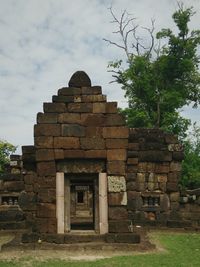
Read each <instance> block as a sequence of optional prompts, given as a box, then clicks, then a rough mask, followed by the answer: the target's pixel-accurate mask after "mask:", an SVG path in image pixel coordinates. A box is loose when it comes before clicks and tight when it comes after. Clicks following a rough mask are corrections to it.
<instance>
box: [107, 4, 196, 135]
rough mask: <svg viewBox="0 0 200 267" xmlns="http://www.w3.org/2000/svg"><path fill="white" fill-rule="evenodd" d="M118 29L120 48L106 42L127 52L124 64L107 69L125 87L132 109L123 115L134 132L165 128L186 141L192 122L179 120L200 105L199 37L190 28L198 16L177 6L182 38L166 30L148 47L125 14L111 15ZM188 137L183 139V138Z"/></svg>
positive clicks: (113, 43) (176, 14)
mask: <svg viewBox="0 0 200 267" xmlns="http://www.w3.org/2000/svg"><path fill="white" fill-rule="evenodd" d="M111 14H112V17H113V19H114V21H113V22H114V23H116V24H117V26H118V30H117V31H116V32H115V33H117V34H119V35H120V37H121V40H122V43H120V44H119V43H116V42H113V41H110V40H107V39H104V40H105V41H107V42H109V43H110V44H112V45H115V46H117V47H119V48H121V49H123V50H124V51H125V55H126V64H125V65H124V62H123V61H122V60H117V61H114V62H110V63H109V68H110V71H111V72H112V74H113V75H112V76H113V78H114V81H116V82H117V83H119V84H121V85H122V89H124V90H125V97H126V98H127V99H128V108H126V109H125V110H123V111H122V113H123V114H125V116H126V118H127V122H128V125H129V126H131V127H161V128H163V129H165V130H168V131H170V132H174V133H178V134H179V135H183V133H184V132H185V130H186V129H187V127H188V125H189V124H190V121H189V120H186V119H184V118H182V117H181V116H180V115H179V111H180V109H181V108H182V107H183V106H185V105H189V104H193V107H197V105H198V104H199V102H200V74H199V71H198V64H199V57H198V56H197V48H198V45H199V44H200V31H199V30H197V31H190V30H189V28H188V23H189V21H190V19H191V17H192V16H193V15H194V12H193V9H192V8H187V9H184V7H183V5H182V4H180V5H179V9H178V11H176V12H175V13H174V14H173V16H172V17H173V20H174V22H175V24H176V26H177V28H178V34H175V33H173V32H172V30H170V29H162V30H161V31H160V32H158V33H157V34H156V35H155V34H154V21H152V27H151V28H144V29H145V30H146V31H147V32H148V33H149V35H150V45H149V46H145V44H142V43H141V38H140V37H138V36H137V28H138V26H133V25H132V22H133V20H134V18H130V17H129V15H128V14H127V13H126V11H124V12H123V14H122V16H121V18H120V19H118V18H117V17H116V16H115V14H114V13H113V11H112V9H111ZM183 137H184V136H183Z"/></svg>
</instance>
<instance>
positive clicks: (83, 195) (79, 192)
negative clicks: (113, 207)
mask: <svg viewBox="0 0 200 267" xmlns="http://www.w3.org/2000/svg"><path fill="white" fill-rule="evenodd" d="M97 179H98V177H97V176H96V175H76V176H74V175H73V176H72V177H71V178H70V228H71V230H95V224H96V225H97V224H98V222H97V218H98V216H96V218H95V214H96V213H97V211H98V203H97V196H98V192H97V187H96V186H95V185H96V184H97Z"/></svg>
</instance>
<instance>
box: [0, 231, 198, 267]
mask: <svg viewBox="0 0 200 267" xmlns="http://www.w3.org/2000/svg"><path fill="white" fill-rule="evenodd" d="M151 237H152V239H153V240H154V241H155V242H156V243H160V244H161V246H162V247H164V248H165V250H164V251H161V252H156V253H150V254H138V255H133V256H119V257H113V258H110V259H103V260H96V261H90V262H87V261H62V260H58V259H56V260H48V261H40V262H39V261H35V260H34V259H33V258H21V259H20V260H19V261H16V260H15V261H14V260H13V261H9V262H6V261H0V267H7V266H9V267H12V266H17V267H18V266H20V267H21V266H34V267H58V266H59V267H62V266H66V267H78V266H79V267H99V266H101V267H112V266H113V267H114V266H115V267H116V266H117V267H122V266H123V267H129V266H130V267H135V266H137V267H138V266H139V267H146V266H148V267H151V266H156V267H161V266H166V267H167V266H170V267H193V266H198V267H199V266H200V234H196V233H194V234H192V233H190V234H188V233H187V234H182V233H181V234H180V233H177V234H176V233H153V234H151Z"/></svg>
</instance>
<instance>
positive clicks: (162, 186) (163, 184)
mask: <svg viewBox="0 0 200 267" xmlns="http://www.w3.org/2000/svg"><path fill="white" fill-rule="evenodd" d="M158 184H159V189H160V190H161V191H162V192H166V188H167V184H166V182H161V183H158Z"/></svg>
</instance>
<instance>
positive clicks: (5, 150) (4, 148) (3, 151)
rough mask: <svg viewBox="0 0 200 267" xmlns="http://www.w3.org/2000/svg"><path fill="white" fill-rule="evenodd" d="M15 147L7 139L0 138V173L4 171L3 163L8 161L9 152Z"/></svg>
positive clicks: (12, 151) (13, 150)
mask: <svg viewBox="0 0 200 267" xmlns="http://www.w3.org/2000/svg"><path fill="white" fill-rule="evenodd" d="M15 150H16V147H15V146H14V145H12V144H10V143H8V142H7V141H3V140H0V173H2V172H4V170H5V165H6V164H7V163H9V156H10V154H12V153H14V152H15Z"/></svg>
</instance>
